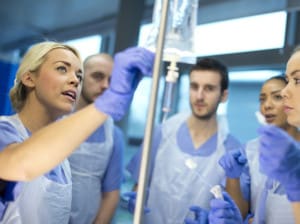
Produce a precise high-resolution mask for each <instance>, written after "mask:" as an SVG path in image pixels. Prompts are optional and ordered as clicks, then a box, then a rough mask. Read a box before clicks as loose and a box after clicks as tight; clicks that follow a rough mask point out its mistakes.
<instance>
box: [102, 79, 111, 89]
mask: <svg viewBox="0 0 300 224" xmlns="http://www.w3.org/2000/svg"><path fill="white" fill-rule="evenodd" d="M108 87H109V79H104V80H103V82H102V88H104V89H107V88H108Z"/></svg>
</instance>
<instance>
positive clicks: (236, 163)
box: [219, 150, 247, 178]
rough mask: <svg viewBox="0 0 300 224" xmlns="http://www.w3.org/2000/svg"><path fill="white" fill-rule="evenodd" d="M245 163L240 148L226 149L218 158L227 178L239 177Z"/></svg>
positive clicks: (245, 160)
mask: <svg viewBox="0 0 300 224" xmlns="http://www.w3.org/2000/svg"><path fill="white" fill-rule="evenodd" d="M246 163H247V159H246V157H245V156H244V155H243V154H242V153H241V151H240V150H231V151H228V152H226V153H225V154H224V155H223V156H222V157H221V159H220V160H219V164H220V166H221V167H222V168H223V169H224V171H225V174H226V176H227V177H229V178H239V177H240V176H241V174H242V172H243V169H244V166H245V164H246Z"/></svg>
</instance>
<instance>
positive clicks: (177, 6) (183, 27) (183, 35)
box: [144, 0, 198, 64]
mask: <svg viewBox="0 0 300 224" xmlns="http://www.w3.org/2000/svg"><path fill="white" fill-rule="evenodd" d="M162 1H163V0H156V1H155V5H154V11H153V20H152V22H153V23H152V28H151V31H150V33H149V36H148V37H147V40H146V43H145V46H144V47H146V48H148V49H150V50H153V51H155V48H156V42H157V38H158V33H159V26H160V20H161V10H162ZM197 10H198V0H170V4H169V10H168V12H169V13H168V18H167V26H166V33H165V42H164V50H163V60H164V61H170V59H169V57H170V55H171V57H172V55H174V54H175V55H179V56H180V58H179V61H178V62H182V63H189V64H194V63H195V61H196V56H195V54H194V30H195V27H196V23H197Z"/></svg>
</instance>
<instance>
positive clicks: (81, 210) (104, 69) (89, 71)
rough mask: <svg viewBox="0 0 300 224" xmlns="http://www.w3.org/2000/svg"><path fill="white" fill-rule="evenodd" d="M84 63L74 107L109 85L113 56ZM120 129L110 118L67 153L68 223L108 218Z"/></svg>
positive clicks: (114, 198)
mask: <svg viewBox="0 0 300 224" xmlns="http://www.w3.org/2000/svg"><path fill="white" fill-rule="evenodd" d="M83 67H84V79H83V86H82V93H81V96H80V98H79V101H78V103H77V106H76V110H80V109H82V108H84V107H86V106H87V105H89V104H91V103H93V102H94V100H95V99H96V98H97V97H98V96H99V95H101V94H102V93H103V92H104V91H105V90H106V89H107V88H108V86H109V83H110V76H111V73H112V68H113V59H112V57H111V56H110V55H108V54H104V53H102V54H95V55H91V56H89V57H87V58H86V59H85V61H84V63H83ZM91 119H92V118H91ZM78 131H80V130H78ZM119 133H120V132H118V131H117V130H116V127H114V123H113V120H112V119H111V118H110V119H108V120H107V121H106V122H105V123H104V124H103V125H102V126H101V127H100V128H98V129H97V130H96V131H95V132H94V133H93V134H92V135H91V136H90V137H89V138H88V139H87V140H86V141H85V142H84V143H83V144H81V145H80V147H79V148H78V149H77V150H76V151H74V153H73V154H72V155H71V156H70V157H69V161H70V165H71V171H72V182H73V188H72V211H71V217H70V221H69V223H70V224H83V223H95V224H96V223H110V222H111V219H112V217H113V215H114V212H115V210H116V207H117V205H118V202H119V190H120V187H121V182H122V153H123V144H122V143H123V142H122V137H123V136H120V135H119Z"/></svg>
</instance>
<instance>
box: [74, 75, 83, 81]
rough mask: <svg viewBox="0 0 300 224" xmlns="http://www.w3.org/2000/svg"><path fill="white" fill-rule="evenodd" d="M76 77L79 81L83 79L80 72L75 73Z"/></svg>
mask: <svg viewBox="0 0 300 224" xmlns="http://www.w3.org/2000/svg"><path fill="white" fill-rule="evenodd" d="M76 77H77V79H78V80H79V82H82V79H83V77H82V74H77V75H76Z"/></svg>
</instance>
